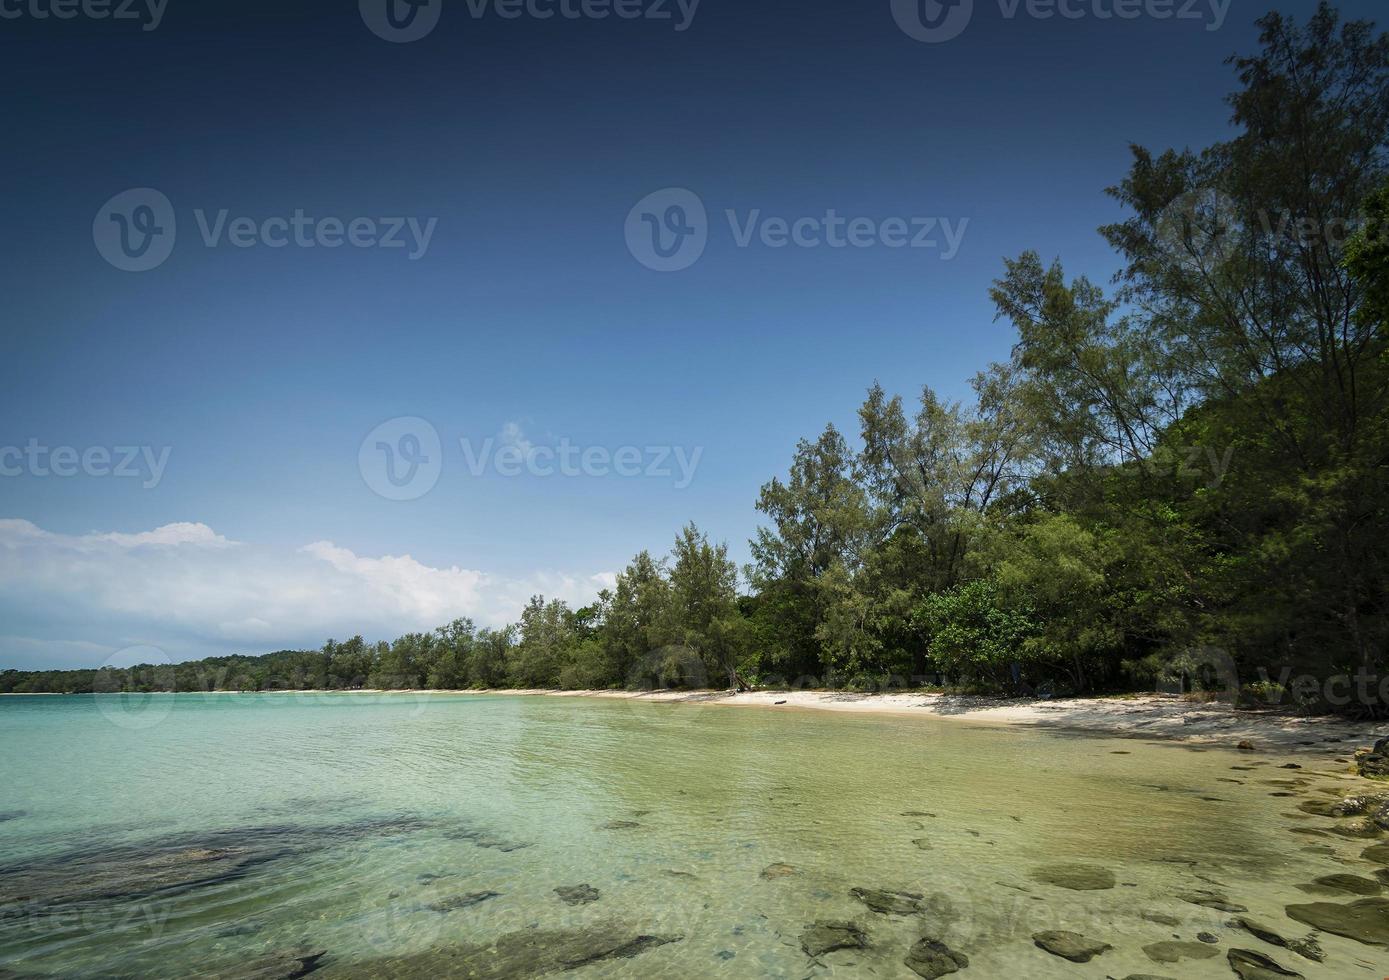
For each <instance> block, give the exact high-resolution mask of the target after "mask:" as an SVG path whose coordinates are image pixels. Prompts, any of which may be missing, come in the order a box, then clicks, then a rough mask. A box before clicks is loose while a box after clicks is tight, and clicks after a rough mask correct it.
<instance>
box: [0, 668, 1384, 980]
mask: <svg viewBox="0 0 1389 980" xmlns="http://www.w3.org/2000/svg"><path fill="white" fill-rule="evenodd" d="M0 744H2V745H3V750H4V756H3V758H4V770H5V771H4V780H3V783H0V902H3V901H8V902H9V904H8V905H4V906H3V907H0V967H6V968H8V969H10V970H13V971H16V972H20V973H33V974H54V975H62V976H80V975H84V974H91V975H101V976H170V975H193V974H219V973H221V972H225V973H226V975H229V976H236V975H238V974H244V973H245V972H246V971H247V969H248V965H247V964H248V963H251V962H253V961H254V960H255V959H256V958H257V957H261V956H265V955H269V954H278V953H283V952H291V951H297V952H299V953H307V952H319V951H326V953H327V955H326V956H324V957H323V958H321V959H320V960H319V961H317V962H318V966H319V967H320V970H319V973H318V974H316V975H318V976H323V977H331V976H337V975H341V976H348V975H362V976H371V975H393V976H416V975H417V976H430V975H437V974H438V973H439V972H440V970H441V968H440V963H441V962H445V963H448V964H450V967H449V968H450V969H451V970H452V971H453V972H455V973H456V974H457V975H478V976H492V975H526V970H527V969H530V968H532V967H534V968H537V969H538V968H539V967H540V966H542V965H545V966H554V963H553V962H552V959H553V956H554V955H557V954H555V953H554V949H555V948H558V946H559V945H562V944H563V942H568V941H569V940H570V939H572V940H573V941H574V943H576V944H577V945H576V947H575V948H577V949H580V950H584V949H587V946H586V945H585V944H586V943H588V942H589V940H588V939H587V938H586V937H591V936H593V935H595V934H601V935H604V936H620V937H627V938H635V937H637V936H641V935H654V936H662V937H668V938H673V937H680V939H679V941H678V942H669V943H667V944H665V945H659V946H654V944H653V948H649V949H646V950H645V951H642V952H639V953H637V954H636V955H632V956H630V957H626V958H624V957H609V958H607V959H603V960H601V961H599V962H594V963H591V964H589V965H585V966H581V967H579V968H577V969H575V970H573V971H572V973H573V975H575V976H581V977H582V976H593V977H598V976H604V977H606V976H631V977H658V976H669V977H706V976H727V977H749V976H776V977H807V976H860V975H862V976H884V977H899V976H905V977H913V976H915V974H913V973H911V972H910V971H909V970H908V969H907V968H906V967H905V966H904V965H903V959H904V956H905V954H906V952H907V950H908V949H909V948H910V946H911V945H912V943H913V942H914V941H915V940H916V939H918V938H920V937H921V936H923V935H925V934H930V935H931V936H933V937H935V938H940V939H943V940H944V941H945V942H946V943H948V945H949V946H950V947H951V948H952V949H954V950H957V951H959V952H962V953H964V954H966V955H967V956H968V957H969V958H970V962H971V965H970V967H969V970H968V972H967V973H964V974H962V976H981V977H994V976H1009V975H1019V976H1026V977H1053V976H1055V977H1095V978H1100V977H1105V976H1116V977H1124V976H1127V975H1128V974H1130V973H1149V974H1165V975H1169V976H1181V977H1207V976H1209V977H1229V976H1232V974H1231V972H1230V968H1229V966H1228V965H1227V964H1226V961H1225V951H1226V950H1227V949H1228V948H1230V947H1232V946H1233V947H1242V948H1248V949H1256V950H1260V951H1262V952H1264V953H1266V954H1268V955H1271V956H1273V957H1274V958H1275V959H1277V960H1278V961H1279V962H1280V963H1282V964H1283V965H1284V966H1286V967H1289V968H1291V969H1296V970H1297V971H1299V972H1301V973H1303V974H1305V975H1306V976H1308V977H1322V976H1325V977H1346V976H1365V977H1376V978H1377V977H1379V976H1383V975H1389V969H1385V968H1384V965H1383V964H1384V961H1385V959H1386V958H1389V951H1386V950H1383V949H1376V948H1374V947H1369V946H1365V945H1362V944H1359V943H1356V942H1353V941H1351V940H1346V939H1341V938H1338V937H1336V936H1327V935H1324V936H1322V937H1321V942H1322V945H1323V946H1324V947H1325V949H1326V950H1327V954H1328V955H1327V960H1326V962H1325V963H1324V964H1317V963H1314V962H1311V961H1308V960H1305V959H1301V958H1299V957H1297V956H1294V955H1292V954H1291V953H1289V952H1288V951H1286V950H1278V949H1276V948H1274V947H1270V946H1267V945H1266V944H1264V943H1262V942H1260V941H1258V940H1256V939H1254V938H1253V937H1252V936H1250V935H1249V934H1247V933H1244V932H1242V931H1240V930H1237V929H1233V928H1230V927H1228V926H1227V925H1226V923H1227V922H1228V921H1229V920H1230V919H1231V918H1232V917H1231V915H1230V914H1228V913H1225V912H1219V911H1214V910H1212V909H1208V908H1204V907H1199V906H1196V905H1191V904H1187V903H1185V902H1183V901H1181V900H1180V899H1179V898H1177V897H1176V895H1177V893H1179V892H1183V891H1187V892H1189V891H1192V890H1195V889H1202V888H1205V889H1214V890H1219V891H1223V892H1224V893H1226V895H1227V896H1228V897H1229V899H1230V900H1232V901H1236V902H1238V903H1239V904H1242V905H1246V906H1248V907H1249V909H1250V911H1251V914H1252V915H1254V916H1255V917H1257V918H1259V919H1262V920H1264V921H1266V922H1269V923H1271V924H1274V925H1276V926H1277V927H1279V931H1281V932H1283V933H1284V934H1285V935H1289V936H1303V935H1306V934H1307V932H1308V931H1309V930H1308V929H1307V928H1306V927H1303V926H1300V925H1298V924H1296V923H1293V922H1291V921H1289V920H1288V919H1287V918H1286V917H1285V916H1284V914H1283V907H1284V905H1285V904H1287V903H1289V902H1306V901H1312V900H1314V899H1313V898H1310V897H1309V896H1308V895H1307V894H1306V893H1304V892H1303V891H1300V890H1299V889H1298V887H1297V886H1298V885H1299V884H1301V883H1305V882H1308V881H1310V880H1311V879H1312V878H1313V877H1316V876H1320V875H1326V874H1330V873H1334V872H1344V871H1351V872H1354V873H1357V874H1362V875H1363V874H1369V873H1371V872H1372V871H1373V866H1372V865H1368V864H1367V863H1366V862H1364V861H1361V860H1359V859H1358V858H1357V855H1358V854H1359V852H1360V851H1361V850H1363V848H1364V846H1365V844H1366V843H1367V842H1365V841H1358V840H1345V839H1342V838H1340V837H1335V836H1314V835H1307V834H1305V833H1296V834H1295V833H1292V831H1293V830H1294V829H1295V828H1303V830H1304V831H1305V830H1308V829H1313V828H1321V827H1325V826H1329V825H1330V824H1331V821H1329V820H1325V819H1321V818H1312V817H1308V816H1307V815H1305V814H1300V813H1298V812H1297V811H1296V809H1295V805H1296V803H1297V802H1298V801H1299V799H1304V798H1310V799H1326V798H1328V797H1327V795H1325V794H1327V793H1329V792H1330V791H1331V790H1332V789H1345V788H1346V787H1347V786H1348V785H1350V784H1348V783H1346V782H1345V781H1344V770H1345V766H1344V765H1341V764H1337V763H1335V762H1334V761H1333V759H1332V754H1333V753H1334V752H1335V751H1336V749H1337V747H1335V746H1318V747H1315V748H1309V749H1307V750H1306V751H1305V752H1304V753H1302V754H1299V755H1298V756H1296V757H1295V758H1296V759H1297V761H1298V762H1300V763H1301V764H1303V765H1304V767H1305V768H1304V769H1302V770H1300V771H1283V770H1280V769H1278V768H1277V766H1278V765H1279V764H1280V763H1283V762H1286V761H1288V759H1289V758H1292V757H1281V756H1275V755H1259V756H1256V757H1254V758H1252V759H1251V758H1250V757H1249V756H1248V755H1247V754H1241V753H1237V752H1234V751H1227V750H1224V749H1214V748H1213V749H1209V750H1205V751H1194V750H1191V749H1189V748H1184V747H1181V746H1177V745H1164V744H1154V743H1148V742H1143V741H1137V740H1121V739H1109V738H1096V737H1080V736H1076V735H1068V734H1064V733H1057V732H1045V731H1036V730H1025V729H1019V728H1011V729H1001V728H991V727H985V726H981V725H976V724H972V723H967V722H960V721H956V720H950V719H938V718H929V717H924V718H916V717H901V716H864V715H850V714H839V713H834V714H832V713H826V712H814V711H789V710H784V709H779V710H776V711H769V710H760V709H742V708H733V707H724V706H712V705H711V706H701V705H690V704H641V703H629V702H625V701H605V700H590V699H567V698H566V699H559V698H544V697H498V696H475V697H473V696H445V695H418V696H416V695H396V696H371V695H287V694H276V695H234V694H231V695H221V694H219V695H177V696H169V695H161V696H154V697H151V698H147V699H130V700H128V699H124V698H122V697H121V696H106V697H102V698H96V699H94V698H91V697H9V698H0ZM1117 753H1126V754H1117ZM1232 766H1240V767H1249V768H1247V769H1245V768H1240V769H1232V768H1231V767H1232ZM1230 780H1238V782H1233V781H1230ZM1289 783H1292V784H1293V785H1286V784H1289ZM1299 783H1300V785H1299ZM1272 793H1296V794H1298V795H1297V796H1295V797H1274V796H1271V795H1270V794H1272ZM906 814H915V815H906ZM928 814H929V815H928ZM614 822H615V823H614ZM608 824H613V826H611V827H608V826H605V825H608ZM628 824H634V825H635V826H629V825H628ZM1314 851H1315V852H1316V853H1314ZM152 855H153V857H152ZM203 861H205V862H206V863H207V867H208V868H209V869H213V870H214V871H215V872H216V873H212V872H209V874H208V876H207V879H208V880H200V879H199V876H198V875H197V874H192V875H189V874H187V873H186V868H187V866H188V865H190V864H192V865H197V863H198V862H203ZM1074 862H1084V863H1089V864H1094V865H1097V866H1101V867H1103V868H1108V869H1110V870H1112V871H1113V872H1114V874H1115V875H1116V877H1117V885H1116V887H1113V888H1109V889H1105V890H1096V891H1072V890H1068V889H1064V888H1060V887H1056V886H1054V885H1051V884H1045V883H1042V882H1039V881H1037V880H1034V879H1033V878H1032V877H1031V875H1032V873H1033V872H1034V871H1035V870H1036V869H1037V868H1039V867H1040V866H1045V865H1050V864H1057V863H1074ZM773 864H786V865H790V866H791V867H792V869H793V871H792V872H790V873H784V874H781V875H775V874H773V876H769V877H764V876H763V875H762V871H763V869H766V868H768V867H769V866H770V865H773ZM170 869H172V875H171V876H166V875H165V872H169V871H170ZM224 870H225V871H226V873H225V874H223V873H221V872H222V871H224ZM55 882H57V883H56V884H55ZM578 884H588V885H590V886H591V887H592V888H594V889H596V890H597V891H598V895H599V897H598V899H597V900H596V901H592V902H589V903H586V904H580V905H569V904H566V903H565V902H563V901H561V900H560V898H559V897H558V896H557V895H556V894H555V892H554V889H555V888H557V887H563V886H572V885H578ZM855 887H866V888H878V889H890V890H901V891H911V892H917V893H920V894H922V895H924V896H926V897H925V899H924V902H923V904H924V905H925V907H926V911H925V912H923V913H921V914H915V915H884V914H879V913H876V912H873V911H870V910H869V909H868V908H866V907H865V905H864V904H863V903H861V902H860V901H858V900H857V899H856V898H855V897H854V896H853V895H851V893H850V889H852V888H855ZM486 892H495V893H497V894H496V895H495V896H492V897H488V898H485V899H482V900H479V901H477V903H476V904H472V905H466V904H464V898H463V897H464V896H469V895H473V896H476V895H477V893H486ZM1144 913H1164V914H1167V915H1172V916H1176V917H1177V918H1178V919H1179V923H1178V924H1177V925H1176V926H1170V925H1163V924H1160V923H1156V922H1153V921H1150V920H1148V919H1145V918H1143V914H1144ZM817 920H852V921H854V922H856V923H858V924H859V925H860V926H861V927H862V928H863V929H864V930H865V931H866V932H867V934H868V937H869V942H870V944H871V945H870V947H869V948H868V949H866V950H852V949H849V950H840V951H836V952H830V953H827V954H824V955H822V956H820V957H819V958H818V959H812V958H811V957H810V956H808V955H807V953H806V952H805V951H804V950H803V949H802V948H801V942H800V936H801V933H802V932H803V931H804V930H805V928H806V927H807V926H808V925H809V924H810V923H812V922H815V921H817ZM1049 929H1070V930H1074V931H1076V932H1080V933H1083V934H1084V935H1085V936H1087V937H1089V938H1093V939H1097V940H1100V941H1102V942H1105V943H1109V944H1112V945H1113V947H1114V949H1112V950H1110V951H1108V952H1106V953H1104V954H1103V955H1101V956H1099V957H1098V958H1097V959H1095V960H1093V961H1091V962H1089V963H1086V964H1075V963H1071V962H1068V961H1066V960H1062V959H1059V958H1057V957H1055V956H1052V955H1050V954H1048V953H1046V952H1044V951H1042V950H1040V949H1038V948H1036V947H1035V946H1034V945H1033V943H1032V940H1031V935H1032V933H1034V932H1037V931H1041V930H1049ZM536 930H541V931H543V933H544V938H542V939H541V941H540V942H538V943H536V944H535V945H536V948H535V949H534V950H533V951H530V952H528V951H526V950H525V949H524V947H523V943H524V941H525V937H528V936H532V935H536V934H537V933H536ZM1201 931H1209V932H1212V933H1215V934H1216V935H1217V936H1218V937H1219V938H1220V943H1219V946H1218V951H1219V955H1218V956H1216V957H1214V958H1210V959H1205V960H1199V961H1195V960H1185V961H1182V962H1181V963H1179V964H1173V965H1163V964H1158V963H1155V962H1153V961H1152V960H1150V959H1149V958H1148V957H1147V956H1146V955H1145V954H1144V953H1143V951H1142V949H1141V947H1142V946H1143V945H1145V944H1149V943H1153V942H1157V941H1161V940H1165V939H1172V938H1173V937H1174V936H1180V938H1182V939H1184V940H1194V939H1195V938H1196V934H1197V933H1198V932H1201ZM555 937H561V938H562V937H569V938H567V939H563V942H562V941H561V938H555ZM492 945H495V951H494V952H493V953H490V954H488V953H483V952H482V950H483V949H485V948H486V947H488V946H492ZM599 945H600V946H601V945H602V944H601V943H600V944H599ZM547 946H548V947H549V954H548V955H549V956H550V959H547V958H546V957H547V953H546V949H545V948H546V947H547ZM610 947H611V944H609V948H610ZM431 951H434V952H431ZM439 951H442V953H441V954H440V955H448V956H450V957H452V958H450V959H446V960H440V959H438V958H437V955H436V953H439ZM629 952H630V950H629ZM528 964H529V965H528ZM507 970H510V971H512V972H505V971H507ZM489 971H492V972H489ZM497 971H502V972H500V973H498V972H497Z"/></svg>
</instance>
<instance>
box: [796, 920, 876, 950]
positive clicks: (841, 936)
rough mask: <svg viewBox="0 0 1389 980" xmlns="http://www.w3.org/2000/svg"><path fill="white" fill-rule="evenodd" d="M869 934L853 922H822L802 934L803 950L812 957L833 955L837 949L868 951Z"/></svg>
mask: <svg viewBox="0 0 1389 980" xmlns="http://www.w3.org/2000/svg"><path fill="white" fill-rule="evenodd" d="M867 947H868V934H867V933H866V932H864V931H863V930H862V929H860V928H859V926H858V924H857V923H853V922H833V921H824V920H822V921H820V922H815V923H813V924H811V925H809V926H806V928H805V931H804V932H802V933H801V949H803V950H805V954H806V955H807V956H811V957H817V956H822V955H824V954H825V953H832V952H834V951H835V950H836V949H866V948H867Z"/></svg>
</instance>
